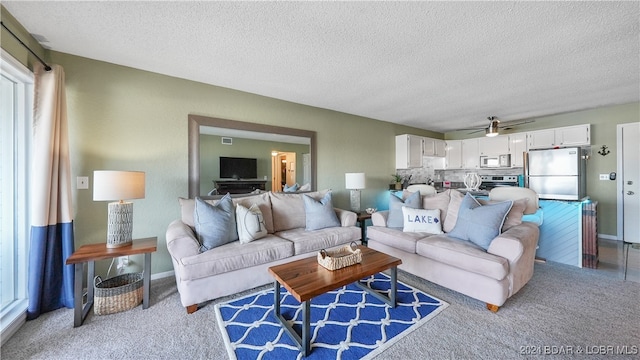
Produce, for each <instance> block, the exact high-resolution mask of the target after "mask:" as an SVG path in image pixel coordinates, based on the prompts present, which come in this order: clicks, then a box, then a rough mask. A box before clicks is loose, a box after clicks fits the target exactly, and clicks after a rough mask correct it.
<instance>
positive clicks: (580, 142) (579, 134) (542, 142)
mask: <svg viewBox="0 0 640 360" xmlns="http://www.w3.org/2000/svg"><path fill="white" fill-rule="evenodd" d="M527 142H528V149H529V150H531V149H544V148H552V147H556V146H562V147H567V146H590V145H591V124H584V125H575V126H566V127H561V128H554V129H546V130H537V131H530V132H528V133H527Z"/></svg>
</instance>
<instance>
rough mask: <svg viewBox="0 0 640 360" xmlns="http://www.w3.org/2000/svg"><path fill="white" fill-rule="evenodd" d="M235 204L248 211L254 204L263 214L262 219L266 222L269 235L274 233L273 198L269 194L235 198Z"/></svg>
mask: <svg viewBox="0 0 640 360" xmlns="http://www.w3.org/2000/svg"><path fill="white" fill-rule="evenodd" d="M233 203H234V204H236V205H242V206H244V207H246V208H247V209H248V208H250V207H251V206H252V205H254V204H255V205H257V206H258V208H259V209H260V212H261V213H262V219H263V220H264V226H265V227H266V228H267V232H268V233H269V234H273V233H274V229H273V215H272V213H271V198H270V197H269V193H262V194H259V195H253V196H247V197H239V198H233Z"/></svg>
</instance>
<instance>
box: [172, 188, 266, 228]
mask: <svg viewBox="0 0 640 360" xmlns="http://www.w3.org/2000/svg"><path fill="white" fill-rule="evenodd" d="M178 200H179V202H180V212H181V215H182V217H181V219H182V222H183V223H185V224H187V225H189V226H191V228H193V229H195V223H194V222H193V211H194V208H195V200H194V199H185V198H178ZM231 200H232V201H233V203H234V204H236V205H237V204H242V205H243V206H244V207H246V208H249V207H251V205H253V204H256V205H258V207H259V208H260V211H261V212H262V217H263V218H264V224H265V226H266V227H267V231H268V232H269V234H273V216H272V215H271V198H270V197H269V193H262V194H259V195H234V196H233V197H232V199H231ZM204 201H205V202H207V203H209V204H217V203H218V201H219V200H218V199H215V200H214V199H204Z"/></svg>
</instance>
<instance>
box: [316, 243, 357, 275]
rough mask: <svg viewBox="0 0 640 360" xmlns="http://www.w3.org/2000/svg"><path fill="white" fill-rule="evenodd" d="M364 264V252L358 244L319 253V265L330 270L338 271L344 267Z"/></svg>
mask: <svg viewBox="0 0 640 360" xmlns="http://www.w3.org/2000/svg"><path fill="white" fill-rule="evenodd" d="M361 262H362V252H361V251H360V249H358V244H356V243H355V242H353V241H352V242H351V244H350V245H345V246H343V247H341V248H339V249H337V250H330V251H326V250H324V249H322V250H320V252H319V253H318V264H320V265H322V266H323V267H325V268H327V269H329V270H338V269H342V268H343V267H347V266H351V265H355V264H359V263H361Z"/></svg>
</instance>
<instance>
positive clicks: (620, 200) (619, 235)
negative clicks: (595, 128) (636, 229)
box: [616, 122, 636, 241]
mask: <svg viewBox="0 0 640 360" xmlns="http://www.w3.org/2000/svg"><path fill="white" fill-rule="evenodd" d="M631 124H636V123H635V122H631V123H625V124H618V125H616V168H617V169H616V171H617V176H616V191H617V196H616V205H617V206H616V208H617V211H616V213H617V214H616V218H617V219H616V222H617V224H616V225H617V226H616V240H618V241H622V240H623V233H624V222H623V221H624V192H623V189H624V167H623V158H622V128H623V127H625V126H626V125H631Z"/></svg>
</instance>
